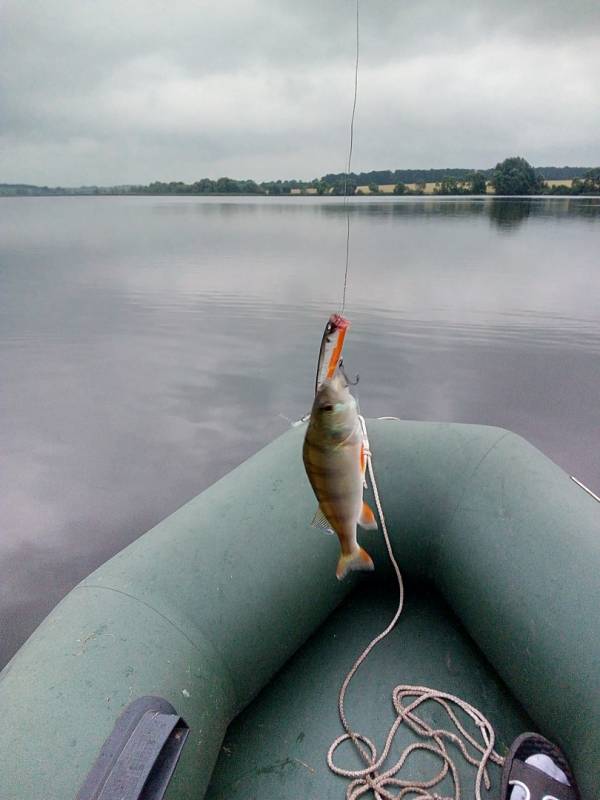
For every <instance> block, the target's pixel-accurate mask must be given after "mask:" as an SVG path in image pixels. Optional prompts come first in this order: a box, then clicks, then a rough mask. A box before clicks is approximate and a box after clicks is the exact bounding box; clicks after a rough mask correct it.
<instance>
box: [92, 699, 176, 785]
mask: <svg viewBox="0 0 600 800" xmlns="http://www.w3.org/2000/svg"><path fill="white" fill-rule="evenodd" d="M189 732H190V731H189V727H188V726H187V724H186V722H185V720H183V719H182V718H181V717H180V716H179V715H178V714H177V712H176V711H175V709H174V708H173V706H172V705H171V704H170V703H168V702H167V701H166V700H164V699H163V698H162V697H151V696H147V697H138V699H137V700H134V701H133V702H132V703H130V704H129V705H128V706H127V708H126V709H125V710H124V711H123V713H122V714H121V716H120V717H119V718H118V720H117V721H116V723H115V727H114V728H113V730H112V733H111V734H110V735H109V737H108V739H107V740H106V741H105V742H104V744H103V745H102V749H101V751H100V755H99V756H98V758H97V759H96V762H95V763H94V765H93V767H92V768H91V770H90V771H89V773H88V775H87V777H86V779H85V781H84V784H83V786H82V787H81V789H80V790H79V793H78V794H77V799H76V800H162V798H163V797H164V794H165V792H166V790H167V786H168V785H169V781H170V780H171V777H172V775H173V772H174V771H175V767H176V766H177V762H178V760H179V756H180V755H181V751H182V749H183V746H184V744H185V740H186V739H187V736H188V734H189Z"/></svg>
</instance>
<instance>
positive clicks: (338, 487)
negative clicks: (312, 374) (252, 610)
mask: <svg viewBox="0 0 600 800" xmlns="http://www.w3.org/2000/svg"><path fill="white" fill-rule="evenodd" d="M303 460H304V467H305V469H306V474H307V476H308V480H309V481H310V484H311V486H312V488H313V491H314V493H315V495H316V497H317V500H318V503H319V508H318V511H317V514H316V515H315V521H314V522H315V524H316V525H319V526H321V527H329V528H330V529H331V530H333V531H334V532H335V533H336V534H337V537H338V539H339V542H340V548H341V555H340V560H339V562H338V567H337V570H336V575H337V577H338V578H339V579H341V578H343V577H344V576H345V575H346V574H347V572H348V571H350V570H353V569H373V562H372V561H371V558H370V557H369V555H368V554H367V553H366V551H365V550H363V549H362V548H361V547H359V545H358V542H357V536H356V526H357V524H360V525H362V526H363V527H366V528H376V527H377V525H376V523H375V518H374V516H373V512H372V511H371V509H370V508H369V507H368V506H367V505H366V503H364V502H363V478H364V470H365V456H364V452H363V437H362V430H361V426H360V422H359V419H358V412H357V409H356V401H355V399H354V398H353V397H352V395H351V394H350V392H349V391H348V388H347V386H346V383H345V381H344V379H343V377H342V376H341V375H340V374H339V373H338V374H336V375H334V377H333V378H332V379H330V380H327V381H325V383H324V384H323V386H322V387H321V388H320V389H319V392H318V393H317V396H316V397H315V402H314V404H313V408H312V411H311V417H310V421H309V424H308V428H307V431H306V436H305V439H304V448H303Z"/></svg>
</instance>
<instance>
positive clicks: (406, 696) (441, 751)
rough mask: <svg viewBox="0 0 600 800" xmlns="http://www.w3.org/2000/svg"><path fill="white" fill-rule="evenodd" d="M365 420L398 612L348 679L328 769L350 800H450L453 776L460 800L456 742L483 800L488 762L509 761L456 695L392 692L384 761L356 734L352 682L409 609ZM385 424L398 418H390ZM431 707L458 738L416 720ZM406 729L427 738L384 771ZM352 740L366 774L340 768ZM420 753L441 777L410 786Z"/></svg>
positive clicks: (414, 689)
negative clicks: (445, 788)
mask: <svg viewBox="0 0 600 800" xmlns="http://www.w3.org/2000/svg"><path fill="white" fill-rule="evenodd" d="M359 419H360V424H361V427H362V431H363V440H364V446H365V455H366V458H367V468H368V470H369V477H370V479H371V486H372V487H373V495H374V497H375V504H376V505H377V512H378V514H379V519H380V520H381V528H382V530H383V536H384V539H385V545H386V548H387V551H388V555H389V557H390V561H391V562H392V566H393V567H394V571H395V573H396V578H397V580H398V608H397V610H396V613H395V614H394V617H393V619H392V621H391V622H390V624H389V625H388V626H387V628H386V629H385V630H384V631H382V632H381V633H380V634H378V635H377V636H376V637H375V638H374V639H373V640H372V641H371V642H370V643H369V644H368V645H367V647H366V648H365V649H364V650H363V652H362V653H361V654H360V656H359V657H358V658H357V660H356V661H355V662H354V664H353V665H352V668H351V669H350V672H349V673H348V674H347V675H346V678H345V679H344V682H343V683H342V686H341V689H340V694H339V700H338V710H339V714H340V720H341V722H342V725H343V727H344V730H345V733H344V734H342V735H341V736H338V738H337V739H336V740H335V741H334V742H333V743H332V745H331V747H330V748H329V750H328V752H327V764H328V765H329V768H330V769H331V770H332V772H334V773H335V774H336V775H340V776H343V777H345V778H351V779H352V780H351V783H350V784H349V785H348V787H347V789H346V799H347V800H358V798H359V797H362V796H363V795H365V794H367V793H368V792H373V795H374V797H375V798H376V800H400V799H401V798H403V797H405V796H406V795H414V796H415V798H416V800H442V797H443V798H444V800H445V798H446V796H442V795H439V794H437V793H435V792H434V791H433V790H434V788H435V787H436V786H437V785H438V784H439V783H440V782H441V781H442V780H443V779H444V778H445V777H446V775H448V774H450V776H451V779H452V783H453V785H454V792H453V795H452V798H453V800H460V798H461V788H460V780H459V776H458V770H457V769H456V766H455V764H454V762H453V760H452V757H451V755H450V753H449V752H448V750H447V748H446V743H447V742H451V743H452V744H454V745H455V746H456V747H458V748H459V750H460V752H461V753H462V755H463V758H464V759H465V760H466V761H467V762H468V763H469V764H472V765H473V766H474V767H477V774H476V776H475V797H476V800H481V784H482V782H483V783H484V785H485V788H486V789H488V790H489V788H490V779H489V775H488V770H487V767H488V762H490V761H492V762H493V763H494V764H498V765H499V766H501V765H502V764H503V763H504V759H503V758H502V757H501V756H500V755H498V753H497V752H496V751H495V750H494V729H493V727H492V725H491V723H490V722H489V721H488V720H487V719H486V717H484V716H483V714H482V713H481V712H480V711H478V710H477V709H476V708H475V707H474V706H472V705H471V704H470V703H467V702H466V701H465V700H461V698H459V697H456V696H455V695H453V694H449V693H447V692H440V691H438V690H436V689H429V688H428V687H427V686H405V685H400V686H396V687H395V688H394V690H393V692H392V702H393V705H394V709H395V711H396V719H395V720H394V723H393V724H392V726H391V728H390V730H389V732H388V735H387V738H386V740H385V745H384V747H383V750H382V752H381V755H378V754H377V749H376V747H375V745H374V744H373V742H372V741H371V740H370V739H369V738H367V737H366V736H363V735H362V734H361V733H358V732H356V731H354V730H353V729H352V728H351V727H350V724H349V722H348V719H347V717H346V712H345V708H344V701H345V698H346V691H347V690H348V686H349V685H350V681H351V680H352V678H353V677H354V675H355V674H356V672H357V671H358V669H359V667H360V666H361V664H362V663H363V662H364V661H365V660H366V658H367V657H368V655H369V653H371V651H372V650H373V648H374V647H376V645H377V644H378V643H379V642H381V641H382V639H385V637H386V636H387V635H388V634H389V633H390V632H391V631H392V629H393V628H394V626H395V625H396V623H397V622H398V619H399V618H400V614H401V613H402V608H403V606H404V584H403V581H402V574H401V572H400V568H399V566H398V562H397V561H396V559H395V557H394V553H393V551H392V546H391V544H390V538H389V535H388V531H387V526H386V524H385V517H384V514H383V509H382V507H381V500H380V498H379V490H378V488H377V482H376V480H375V474H374V472H373V461H372V457H371V451H370V447H369V439H368V436H367V426H366V423H365V420H364V417H362V416H359ZM385 419H395V418H394V417H385ZM428 701H432V702H435V703H437V704H438V705H439V706H441V707H442V708H443V709H444V711H445V712H446V714H447V715H448V718H449V720H450V721H451V722H452V724H453V725H454V727H455V729H456V730H457V731H458V733H455V732H453V731H452V730H445V729H441V728H432V727H431V726H430V725H428V724H427V723H426V722H425V721H424V720H423V719H422V718H421V717H419V716H418V715H417V714H416V711H417V709H418V708H419V706H421V705H422V704H424V703H426V702H428ZM453 706H454V707H456V708H460V709H462V710H463V712H464V713H465V714H466V715H467V716H468V717H470V718H471V720H472V721H473V722H474V723H475V725H476V726H477V728H478V729H479V733H480V736H481V741H477V740H476V739H475V738H474V737H473V736H472V735H471V734H470V733H469V732H468V731H467V730H465V728H464V726H463V724H462V723H461V722H460V720H459V719H458V717H457V715H456V713H455V711H454V710H453ZM402 724H406V725H407V726H408V727H409V728H410V729H411V730H412V731H413V732H414V733H415V734H416V735H417V736H419V737H421V739H422V740H423V741H417V742H414V743H413V744H411V745H409V746H408V747H406V748H405V749H404V750H403V752H402V753H401V754H400V757H399V758H398V759H397V760H396V762H395V763H394V764H393V765H392V766H390V767H387V768H384V767H383V765H384V763H385V762H386V760H387V759H388V756H389V754H390V751H391V749H392V745H393V743H394V738H395V736H396V733H397V731H398V729H399V728H400V726H401V725H402ZM461 736H462V738H461ZM348 740H351V741H352V742H353V744H354V745H355V746H356V748H357V750H358V752H359V753H360V755H361V757H362V759H363V760H364V762H365V764H366V765H367V766H366V767H365V768H363V769H355V770H350V769H344V768H343V767H339V766H337V765H336V764H335V763H334V761H333V756H334V753H335V751H336V750H337V748H338V747H339V746H340V745H341V744H342V743H343V742H345V741H348ZM468 745H470V746H471V748H472V749H473V750H474V751H475V752H472V751H471V752H470V751H469V749H468ZM418 751H425V752H428V753H432V754H433V755H435V756H437V757H438V758H439V759H440V760H441V762H442V763H441V767H440V771H439V772H438V773H437V774H436V775H434V776H433V777H431V778H430V779H428V780H424V781H417V780H413V779H410V778H408V779H406V780H404V779H401V778H399V777H397V775H398V773H399V772H400V770H401V769H402V767H403V766H404V764H405V763H406V761H407V760H408V759H409V757H410V756H411V754H412V753H415V752H418ZM392 789H394V790H396V789H398V790H399V791H394V792H393V793H392Z"/></svg>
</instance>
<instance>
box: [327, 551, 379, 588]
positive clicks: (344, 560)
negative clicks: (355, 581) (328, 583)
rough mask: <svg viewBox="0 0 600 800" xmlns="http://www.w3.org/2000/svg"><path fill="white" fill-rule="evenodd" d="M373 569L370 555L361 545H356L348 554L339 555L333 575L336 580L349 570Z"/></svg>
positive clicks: (340, 578) (343, 576)
mask: <svg viewBox="0 0 600 800" xmlns="http://www.w3.org/2000/svg"><path fill="white" fill-rule="evenodd" d="M373 569H375V565H374V564H373V560H372V559H371V556H370V555H369V554H368V553H367V551H366V550H363V549H362V547H358V546H357V547H356V550H353V551H352V552H351V553H348V555H344V554H343V553H342V555H341V556H340V560H339V561H338V564H337V569H336V571H335V577H336V578H337V579H338V581H341V580H343V578H345V577H346V575H347V574H348V573H349V572H351V571H352V570H373Z"/></svg>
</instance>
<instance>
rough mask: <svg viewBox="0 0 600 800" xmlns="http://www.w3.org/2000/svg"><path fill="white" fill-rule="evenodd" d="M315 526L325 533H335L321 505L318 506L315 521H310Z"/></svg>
mask: <svg viewBox="0 0 600 800" xmlns="http://www.w3.org/2000/svg"><path fill="white" fill-rule="evenodd" d="M310 524H311V526H312V527H313V528H319V529H320V530H322V531H323V532H324V533H333V532H334V531H333V528H332V527H331V524H330V522H329V520H328V519H327V517H326V516H325V514H324V513H323V512H322V511H321V506H317V511H316V514H315V515H314V517H313V521H312V522H311V523H310Z"/></svg>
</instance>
